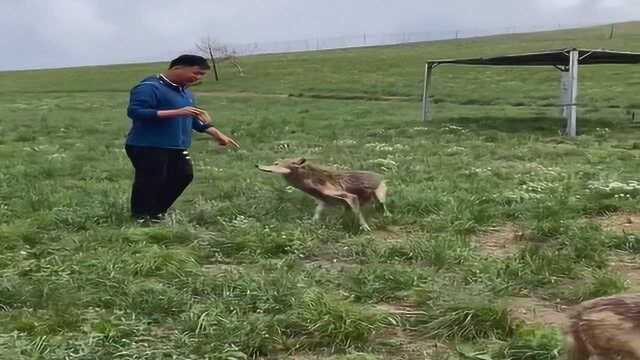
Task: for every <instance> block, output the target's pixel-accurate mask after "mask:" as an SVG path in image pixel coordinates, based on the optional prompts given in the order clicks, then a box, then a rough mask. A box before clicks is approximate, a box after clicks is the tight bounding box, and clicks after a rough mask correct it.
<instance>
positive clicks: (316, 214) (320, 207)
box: [312, 200, 326, 222]
mask: <svg viewBox="0 0 640 360" xmlns="http://www.w3.org/2000/svg"><path fill="white" fill-rule="evenodd" d="M316 204H317V205H316V211H315V212H314V213H313V219H312V221H313V222H317V221H318V220H320V213H322V210H324V208H325V207H326V205H325V203H324V201H320V200H316Z"/></svg>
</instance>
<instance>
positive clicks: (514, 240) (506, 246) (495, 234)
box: [474, 224, 527, 258]
mask: <svg viewBox="0 0 640 360" xmlns="http://www.w3.org/2000/svg"><path fill="white" fill-rule="evenodd" d="M474 242H475V243H476V244H477V245H478V248H479V250H480V252H481V253H482V254H484V255H488V256H493V257H499V258H504V257H508V256H511V255H513V254H515V253H517V252H518V250H520V249H521V248H523V247H524V246H525V245H526V244H527V242H526V240H525V233H524V232H523V231H522V229H520V228H519V227H517V226H516V225H513V224H507V225H504V226H500V227H495V228H492V229H489V231H486V232H483V233H481V234H479V235H478V236H476V237H475V238H474Z"/></svg>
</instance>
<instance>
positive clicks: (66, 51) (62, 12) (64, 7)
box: [0, 0, 640, 70]
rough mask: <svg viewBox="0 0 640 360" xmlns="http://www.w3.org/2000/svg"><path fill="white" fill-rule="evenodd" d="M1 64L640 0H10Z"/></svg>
mask: <svg viewBox="0 0 640 360" xmlns="http://www.w3.org/2000/svg"><path fill="white" fill-rule="evenodd" d="M5 2H9V3H11V4H10V5H9V4H5V8H10V9H13V10H11V11H4V12H2V13H0V31H2V34H3V36H2V37H0V46H1V47H2V49H3V56H2V57H1V58H0V70H2V69H19V68H34V67H58V66H76V65H89V64H109V63H120V62H135V61H152V60H167V59H169V58H170V57H172V56H174V55H176V54H177V53H179V52H182V51H188V50H191V49H193V46H194V43H195V42H196V41H197V40H198V39H199V38H201V37H203V36H205V35H207V34H210V35H212V36H213V37H214V38H216V39H218V40H221V41H224V42H228V43H236V44H239V43H253V42H269V41H276V40H298V39H316V38H322V37H332V36H340V35H357V34H363V33H368V34H379V33H393V32H437V31H445V30H447V31H449V30H453V29H479V30H482V29H506V28H508V27H516V28H526V27H531V26H542V25H556V24H561V25H572V24H577V23H596V22H611V21H623V20H632V19H637V18H639V17H640V2H639V1H637V0H530V1H513V0H483V1H477V0H449V1H446V2H445V1H435V0H397V1H394V2H391V1H388V0H386V1H383V0H366V1H365V0H351V1H344V0H325V1H315V0H298V1H293V0H209V1H207V0H191V1H188V2H180V1H175V0H138V1H131V0H110V1H103V0H40V1H38V0H5Z"/></svg>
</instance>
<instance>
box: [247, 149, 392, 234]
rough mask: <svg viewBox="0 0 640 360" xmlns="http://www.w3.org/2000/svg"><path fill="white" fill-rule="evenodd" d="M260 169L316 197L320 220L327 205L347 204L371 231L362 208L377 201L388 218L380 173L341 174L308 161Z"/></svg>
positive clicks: (283, 161)
mask: <svg viewBox="0 0 640 360" xmlns="http://www.w3.org/2000/svg"><path fill="white" fill-rule="evenodd" d="M256 166H257V167H258V168H259V169H260V170H262V171H266V172H271V173H276V174H281V175H282V176H283V177H284V178H285V180H286V181H287V183H289V185H291V186H293V187H295V188H297V189H299V190H301V191H303V192H304V193H306V194H307V195H309V196H311V197H312V198H314V199H315V200H316V202H317V204H318V206H317V207H316V212H315V214H314V216H313V219H314V221H317V220H319V218H320V213H321V212H322V210H323V209H324V208H325V207H326V206H335V205H344V206H348V207H350V208H351V210H352V211H353V212H354V214H355V215H356V216H357V217H358V220H359V222H360V225H361V226H362V228H363V229H365V230H370V228H369V225H367V223H366V221H365V220H364V217H363V216H362V213H361V212H360V207H361V206H365V205H367V204H370V203H372V202H377V203H379V204H381V205H382V207H383V208H384V212H385V214H386V215H388V214H389V212H388V210H387V208H386V205H385V200H386V185H385V183H384V180H383V178H382V176H381V175H380V174H376V173H374V172H371V171H338V170H333V169H328V168H324V167H321V166H317V165H313V164H309V163H307V162H306V159H304V158H296V159H285V160H280V161H276V162H275V163H274V164H273V165H269V166H263V165H256Z"/></svg>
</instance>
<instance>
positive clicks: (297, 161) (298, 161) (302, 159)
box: [296, 158, 307, 165]
mask: <svg viewBox="0 0 640 360" xmlns="http://www.w3.org/2000/svg"><path fill="white" fill-rule="evenodd" d="M305 162H307V159H305V158H298V159H297V160H296V164H298V165H302V164H304V163H305Z"/></svg>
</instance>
